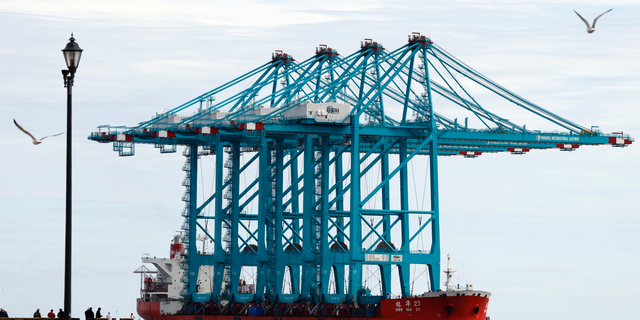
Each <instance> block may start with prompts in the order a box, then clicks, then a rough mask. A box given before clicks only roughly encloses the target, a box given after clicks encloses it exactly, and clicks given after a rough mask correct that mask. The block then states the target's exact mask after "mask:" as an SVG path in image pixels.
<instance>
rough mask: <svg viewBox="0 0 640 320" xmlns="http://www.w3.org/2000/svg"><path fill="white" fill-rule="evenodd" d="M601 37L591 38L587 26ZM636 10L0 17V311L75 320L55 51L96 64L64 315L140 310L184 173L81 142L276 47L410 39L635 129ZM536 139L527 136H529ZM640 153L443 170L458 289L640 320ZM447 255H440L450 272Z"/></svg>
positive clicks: (152, 157)
mask: <svg viewBox="0 0 640 320" xmlns="http://www.w3.org/2000/svg"><path fill="white" fill-rule="evenodd" d="M612 7H613V8H614V10H613V11H611V12H610V13H607V14H606V15H605V16H603V17H602V18H600V20H598V24H597V26H596V30H597V31H596V32H595V33H593V34H587V32H586V27H585V25H584V23H583V22H582V21H580V19H579V18H578V17H577V16H576V15H575V13H573V10H574V9H575V10H576V11H578V12H579V13H580V14H581V15H583V16H584V17H585V18H587V19H588V20H592V19H593V18H595V17H596V16H597V15H599V14H600V13H602V12H604V11H605V10H607V9H609V8H612ZM639 18H640V3H638V2H637V1H608V2H607V3H606V4H604V3H603V2H601V1H472V0H469V1H429V2H427V1H382V0H381V1H372V0H369V1H323V2H318V1H235V2H232V1H195V0H194V1H180V2H177V1H33V0H21V1H11V0H4V1H2V2H0V40H1V41H2V43H4V45H3V46H2V47H0V79H1V80H0V83H2V85H1V86H0V135H1V136H2V137H4V138H3V139H1V140H0V148H1V149H2V153H1V154H2V157H0V181H2V183H0V228H2V232H0V242H1V243H3V253H2V257H1V258H0V290H1V291H0V307H2V308H4V309H6V310H7V311H8V313H9V315H10V316H12V317H29V316H31V315H32V314H33V312H34V311H35V310H36V309H38V308H39V309H40V310H41V312H42V311H45V312H47V311H48V310H49V309H54V310H57V309H58V308H62V306H63V293H64V222H65V215H64V212H65V211H64V205H65V200H64V199H65V191H64V190H65V189H64V185H65V136H66V134H65V135H62V136H59V137H53V138H49V139H47V140H45V142H44V143H42V144H41V145H38V146H34V145H32V144H31V141H30V139H29V138H28V137H27V136H25V135H24V134H23V133H22V132H20V131H19V130H17V128H16V127H15V126H14V125H13V123H12V119H16V120H17V121H18V122H19V123H20V124H21V125H22V126H23V127H24V128H26V129H27V130H30V131H31V132H32V133H33V134H34V135H35V136H45V135H49V134H53V133H58V132H61V131H64V130H65V128H66V113H65V111H66V91H65V88H64V87H63V81H62V76H61V73H60V70H61V69H64V68H65V65H64V59H63V57H62V54H61V52H60V50H61V49H62V48H64V46H65V45H66V43H67V41H68V38H69V35H70V33H71V32H73V33H74V37H75V38H76V40H77V42H78V44H79V45H80V46H81V47H82V48H83V49H84V50H85V51H84V53H83V56H82V60H81V63H80V67H79V69H78V72H77V75H76V82H75V86H74V87H73V90H74V93H73V133H72V139H73V166H74V167H73V299H72V316H74V317H81V316H82V312H83V311H84V310H85V309H86V308H87V307H89V306H92V307H93V308H94V310H95V309H96V308H97V307H102V310H104V311H105V312H106V311H111V313H112V314H114V316H115V317H117V318H121V317H127V316H128V315H129V314H130V313H132V312H133V313H135V298H137V297H138V296H139V285H140V279H139V275H136V274H134V273H133V271H134V270H135V269H137V268H138V267H139V266H140V265H141V264H142V263H141V261H140V260H139V259H140V257H141V256H142V255H143V254H144V253H148V254H150V255H152V256H158V257H165V256H168V249H169V244H170V240H171V239H172V237H173V235H174V234H175V232H176V230H178V229H179V228H180V226H181V224H182V217H181V216H180V213H181V212H182V208H183V206H184V203H183V202H182V201H181V197H182V194H183V192H184V189H183V187H182V186H181V182H182V179H183V178H184V173H183V172H182V171H181V168H182V165H183V163H184V157H183V156H182V155H181V152H178V153H176V154H160V153H159V152H158V151H157V150H156V149H154V148H153V147H151V146H146V145H143V146H138V147H137V148H136V155H135V156H133V157H118V155H117V153H116V152H113V151H112V148H111V145H106V144H98V143H95V142H91V141H89V140H87V136H88V135H89V134H90V133H91V132H92V131H96V128H97V126H99V125H103V124H109V125H129V126H132V125H136V124H137V123H138V122H141V121H144V120H148V119H150V118H151V117H152V116H153V115H155V113H156V112H162V111H164V110H166V109H170V108H173V107H176V106H178V105H180V104H181V103H183V102H186V101H188V100H190V99H192V98H193V97H195V96H198V95H199V94H201V93H204V92H206V91H209V90H210V89H212V88H215V87H217V86H219V85H221V84H223V83H225V82H227V81H229V80H231V79H233V78H234V77H237V76H239V75H241V74H243V73H245V72H247V71H249V70H252V69H253V68H255V67H258V66H260V65H262V64H264V63H265V62H267V61H269V59H270V58H271V53H272V52H274V51H275V50H284V51H285V52H287V53H289V54H291V55H292V56H294V58H296V59H298V60H299V61H301V60H304V59H306V58H308V57H310V56H311V55H312V54H313V53H314V50H315V47H316V46H318V45H319V44H327V45H329V46H330V47H332V48H334V49H336V50H338V52H340V53H341V54H344V55H348V54H350V53H352V52H354V51H356V50H357V49H358V48H359V45H360V41H362V40H363V39H365V38H371V39H374V40H375V41H378V42H380V43H382V44H383V45H384V46H385V47H386V48H388V49H395V48H398V47H400V46H402V45H403V44H405V43H406V39H407V38H406V37H407V35H408V34H411V33H412V32H420V33H421V34H424V35H427V36H429V37H431V39H432V40H433V41H434V42H436V43H437V44H438V45H439V46H441V47H443V48H445V49H446V50H447V51H448V52H450V53H452V54H453V55H455V56H456V57H457V58H459V59H460V60H462V61H464V62H465V63H466V64H468V65H470V66H472V67H473V68H474V69H476V70H478V71H480V72H482V73H483V74H484V75H486V76H488V77H489V78H491V79H493V80H496V81H497V82H498V83H500V84H502V85H503V86H504V87H506V88H509V89H510V90H512V91H513V92H516V93H517V94H519V95H521V96H523V97H525V98H527V99H529V100H531V101H533V102H535V103H536V104H538V105H540V106H542V107H544V108H546V109H548V110H550V111H552V112H554V113H557V114H559V115H562V116H564V117H566V118H568V119H570V120H572V121H574V122H577V123H579V124H581V125H583V126H585V127H591V126H598V127H599V129H600V130H602V131H603V132H605V133H610V132H615V131H624V133H625V134H627V133H628V134H630V135H631V136H632V137H637V136H638V132H640V121H639V119H640V109H639V108H638V102H637V93H638V88H640V64H639V63H638V62H637V57H638V56H640V41H639V40H638V37H637V34H638V33H639V32H640V19H639ZM527 128H530V127H529V126H528V127H527ZM638 156H640V151H639V149H638V147H637V146H636V145H635V144H634V145H632V146H630V147H628V148H624V149H623V148H612V147H610V146H599V147H583V148H580V149H578V150H577V151H574V152H561V151H558V150H547V151H537V152H531V153H529V154H526V155H522V156H515V155H511V154H508V153H500V154H487V155H482V156H480V157H478V158H475V159H465V158H462V157H446V158H441V159H440V161H439V165H440V171H439V172H440V194H441V197H440V202H441V223H440V226H441V241H442V252H443V253H444V255H446V254H447V253H450V254H451V257H452V259H451V263H452V267H453V268H454V269H456V270H458V271H457V272H456V273H455V274H454V278H453V280H454V282H458V283H461V284H464V283H473V284H474V286H475V288H476V289H479V290H486V291H489V292H492V294H493V296H492V297H491V301H490V303H489V312H488V314H489V315H490V316H491V317H492V318H493V319H511V320H514V319H540V318H545V319H574V318H579V319H602V318H613V319H633V318H635V313H636V307H635V298H634V297H635V295H636V291H637V290H636V289H637V288H638V287H639V286H640V276H639V275H638V268H637V266H638V265H639V264H640V250H639V249H638V248H640V217H639V215H638V214H637V210H638V208H639V207H640V200H639V199H640V197H637V196H636V193H637V188H638V181H640V170H639V169H638V167H637V165H636V163H637V160H636V159H638ZM443 258H444V257H443Z"/></svg>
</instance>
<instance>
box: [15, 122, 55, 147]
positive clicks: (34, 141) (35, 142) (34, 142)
mask: <svg viewBox="0 0 640 320" xmlns="http://www.w3.org/2000/svg"><path fill="white" fill-rule="evenodd" d="M13 123H15V124H16V127H18V129H20V131H22V132H24V133H26V134H27V135H28V136H29V137H31V139H33V144H36V145H37V144H41V143H42V140H44V139H46V138H48V137H55V136H59V135H61V134H63V133H64V131H63V132H60V133H58V134H52V135H50V136H45V137H42V138H40V139H36V138H35V137H34V136H33V135H32V134H31V133H29V131H27V130H25V129H23V128H22V127H21V126H20V125H19V124H18V123H17V122H16V119H13Z"/></svg>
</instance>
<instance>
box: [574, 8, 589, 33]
mask: <svg viewBox="0 0 640 320" xmlns="http://www.w3.org/2000/svg"><path fill="white" fill-rule="evenodd" d="M573 12H575V13H576V14H577V15H578V17H580V19H582V21H584V24H586V25H587V29H588V28H591V26H590V25H589V21H587V19H585V18H583V17H582V16H581V15H580V14H579V13H578V12H577V11H575V10H573Z"/></svg>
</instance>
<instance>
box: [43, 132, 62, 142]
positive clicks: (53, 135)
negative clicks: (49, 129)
mask: <svg viewBox="0 0 640 320" xmlns="http://www.w3.org/2000/svg"><path fill="white" fill-rule="evenodd" d="M63 133H64V131H62V132H60V133H58V134H52V135H50V136H45V137H42V138H40V141H42V140H44V139H45V138H49V137H55V136H59V135H61V134H63Z"/></svg>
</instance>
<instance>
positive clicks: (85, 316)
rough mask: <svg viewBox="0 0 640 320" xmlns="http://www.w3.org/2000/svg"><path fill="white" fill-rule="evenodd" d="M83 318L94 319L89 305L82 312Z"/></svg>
mask: <svg viewBox="0 0 640 320" xmlns="http://www.w3.org/2000/svg"><path fill="white" fill-rule="evenodd" d="M84 318H85V319H87V320H92V319H95V316H94V315H93V310H92V309H91V307H89V309H87V311H85V312H84Z"/></svg>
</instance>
